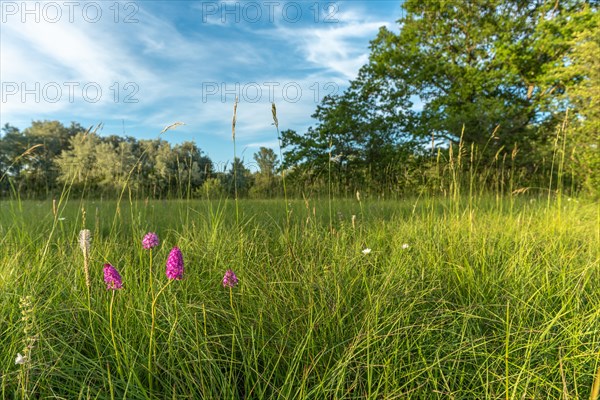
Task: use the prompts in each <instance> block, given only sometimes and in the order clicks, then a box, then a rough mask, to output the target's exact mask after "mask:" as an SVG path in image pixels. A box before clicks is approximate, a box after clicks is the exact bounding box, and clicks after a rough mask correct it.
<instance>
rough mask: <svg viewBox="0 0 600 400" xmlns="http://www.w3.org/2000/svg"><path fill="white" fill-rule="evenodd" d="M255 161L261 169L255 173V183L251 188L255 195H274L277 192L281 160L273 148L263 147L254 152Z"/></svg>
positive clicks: (252, 193)
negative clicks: (278, 170)
mask: <svg viewBox="0 0 600 400" xmlns="http://www.w3.org/2000/svg"><path fill="white" fill-rule="evenodd" d="M253 157H254V161H256V164H257V165H258V168H259V171H258V172H256V173H255V174H254V185H253V186H252V189H251V190H250V193H251V195H252V196H255V197H273V196H274V195H275V194H276V193H277V185H278V177H277V176H276V174H277V169H278V167H279V160H278V159H277V155H276V154H275V152H274V151H273V149H269V148H266V147H261V148H260V149H259V150H258V152H256V153H254V156H253Z"/></svg>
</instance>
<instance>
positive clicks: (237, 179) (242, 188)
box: [223, 157, 253, 197]
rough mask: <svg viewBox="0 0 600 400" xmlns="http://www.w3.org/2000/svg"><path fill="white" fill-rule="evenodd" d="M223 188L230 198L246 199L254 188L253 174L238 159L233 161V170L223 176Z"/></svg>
mask: <svg viewBox="0 0 600 400" xmlns="http://www.w3.org/2000/svg"><path fill="white" fill-rule="evenodd" d="M223 180H224V181H223V186H225V190H226V191H227V193H228V194H229V195H230V196H235V195H236V194H237V196H238V197H246V196H247V195H248V192H249V190H250V188H251V187H252V184H253V181H252V174H251V173H250V170H249V169H248V168H246V167H245V166H244V162H243V161H242V160H240V159H239V158H238V157H235V158H234V159H233V163H231V168H230V169H229V171H227V174H225V175H224V176H223Z"/></svg>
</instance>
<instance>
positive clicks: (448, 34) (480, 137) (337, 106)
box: [283, 0, 597, 187]
mask: <svg viewBox="0 0 600 400" xmlns="http://www.w3.org/2000/svg"><path fill="white" fill-rule="evenodd" d="M595 7H596V6H595V5H593V6H591V5H590V4H588V2H586V1H584V0H561V1H546V0H532V1H524V0H466V1H465V0H444V1H439V0H406V1H405V2H404V3H403V8H404V10H405V12H406V13H405V15H404V16H403V17H402V18H401V19H400V20H399V21H398V27H399V31H398V32H393V31H392V30H390V29H387V28H385V27H383V28H381V29H380V31H379V33H378V35H377V37H376V38H375V39H374V40H373V41H372V42H371V52H370V56H369V61H368V63H367V64H366V65H364V66H363V67H362V68H361V70H360V72H359V74H358V77H357V78H356V79H355V80H353V81H352V82H351V85H350V87H349V89H348V90H347V91H345V92H344V93H343V94H342V95H338V96H329V97H326V98H324V99H323V102H322V103H321V104H320V105H319V106H318V107H317V110H316V112H315V114H314V115H313V117H314V118H316V119H317V120H318V123H317V125H316V126H315V127H311V128H309V129H308V131H307V132H306V134H305V135H299V134H297V133H295V132H292V131H284V132H283V144H284V146H285V148H286V150H287V151H286V154H285V160H286V162H289V163H291V164H293V165H297V166H298V167H297V168H296V171H297V172H298V173H301V174H304V175H310V176H317V177H318V176H323V175H324V174H325V173H327V174H330V175H331V176H332V178H333V179H334V180H335V181H336V182H337V183H338V184H339V185H340V186H343V187H348V186H349V183H350V182H351V183H353V184H355V185H357V184H359V185H362V184H364V183H369V182H374V183H377V184H379V183H380V182H383V181H385V180H386V179H387V177H388V176H389V172H390V166H393V165H394V164H396V165H397V164H399V163H403V162H405V161H406V160H408V159H409V158H410V157H413V156H416V157H421V156H422V154H424V152H425V151H426V149H427V147H428V146H429V144H431V147H433V146H441V147H443V148H448V147H449V146H452V145H453V143H458V142H459V141H462V143H463V145H465V146H466V147H468V146H470V145H473V146H475V147H477V148H478V149H479V152H480V154H481V155H482V159H490V160H491V159H493V156H494V155H496V154H497V153H498V152H500V151H502V150H503V149H505V150H506V151H511V150H513V149H518V150H519V151H515V152H514V153H513V154H518V155H519V158H518V160H516V161H515V162H516V164H519V165H522V166H526V167H528V168H534V167H535V165H536V164H539V163H540V162H541V160H543V159H544V158H546V159H547V158H548V157H547V156H548V152H551V151H552V143H553V140H552V138H553V137H554V135H555V132H556V127H557V126H559V125H560V122H561V117H560V116H561V115H564V113H565V111H566V109H567V108H568V107H571V108H573V106H574V103H576V102H574V97H573V96H569V94H568V92H569V87H577V86H578V85H579V87H581V82H589V81H590V80H591V79H593V78H592V77H591V74H590V73H588V72H585V71H584V70H581V71H578V72H577V71H576V70H575V67H576V64H577V56H576V55H577V51H575V52H574V48H575V47H576V43H578V42H582V41H584V42H586V43H588V44H587V45H586V46H587V47H585V46H584V47H580V48H581V51H580V53H581V52H585V53H589V54H590V55H591V54H592V53H591V51H592V50H591V47H590V46H592V44H591V43H592V42H593V40H592V39H587V40H585V39H581V36H580V35H581V34H582V33H583V32H588V31H589V32H597V14H596V9H595ZM594 19H595V21H596V23H595V24H594V23H593V22H592V20H594ZM595 37H596V38H597V36H595ZM578 38H580V39H578ZM588 48H589V49H588ZM583 49H587V50H583ZM582 57H583V56H582ZM596 61H597V60H596ZM584 65H587V67H590V66H591V65H590V63H589V62H588V63H587V64H585V63H584ZM557 68H558V69H563V70H566V71H569V73H554V72H553V71H555V70H556V69H557ZM584 69H585V68H584ZM583 92H584V91H583V90H582V91H580V92H579V93H580V94H581V93H583ZM571 93H575V92H574V91H573V90H571ZM565 95H566V97H564V96H565ZM580 109H581V108H580ZM586 109H588V110H589V109H591V108H590V107H586ZM582 115H583V114H581V113H579V116H580V119H581V116H582ZM583 119H584V120H589V121H590V123H591V121H592V120H593V119H596V117H594V118H588V117H584V118H583ZM588 148H589V146H588ZM592 148H593V146H592ZM486 156H487V157H486ZM333 160H335V163H332V161H333ZM393 169H394V167H392V169H391V170H392V172H393V173H397V172H398V171H394V170H393Z"/></svg>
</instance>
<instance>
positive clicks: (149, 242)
mask: <svg viewBox="0 0 600 400" xmlns="http://www.w3.org/2000/svg"><path fill="white" fill-rule="evenodd" d="M158 243H159V240H158V235H157V234H156V233H154V232H148V233H146V235H145V236H144V238H143V239H142V246H143V247H144V248H145V249H146V250H147V249H151V248H153V247H156V246H158Z"/></svg>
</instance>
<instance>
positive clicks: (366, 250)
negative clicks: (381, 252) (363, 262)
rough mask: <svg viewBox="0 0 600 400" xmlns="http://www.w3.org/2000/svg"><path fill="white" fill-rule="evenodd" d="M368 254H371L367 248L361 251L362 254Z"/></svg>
mask: <svg viewBox="0 0 600 400" xmlns="http://www.w3.org/2000/svg"><path fill="white" fill-rule="evenodd" d="M370 252H371V249H370V248H368V247H367V248H366V249H364V250H363V251H362V253H363V254H369V253H370Z"/></svg>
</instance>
